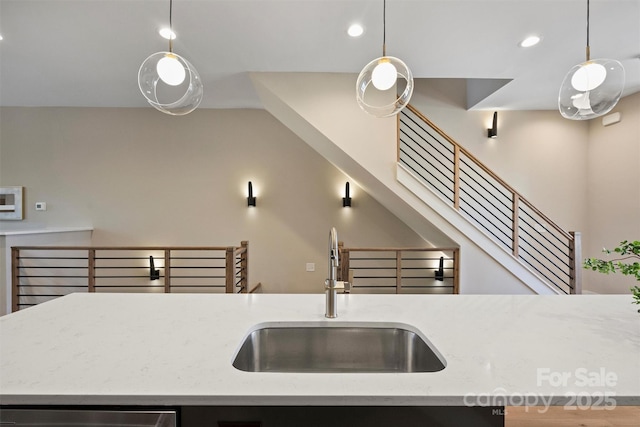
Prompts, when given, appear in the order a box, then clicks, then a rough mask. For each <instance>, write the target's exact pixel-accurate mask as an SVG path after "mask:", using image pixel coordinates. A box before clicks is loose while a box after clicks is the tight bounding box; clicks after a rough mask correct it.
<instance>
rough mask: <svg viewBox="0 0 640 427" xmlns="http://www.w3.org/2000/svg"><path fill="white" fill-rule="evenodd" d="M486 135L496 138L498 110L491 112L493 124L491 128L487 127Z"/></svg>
mask: <svg viewBox="0 0 640 427" xmlns="http://www.w3.org/2000/svg"><path fill="white" fill-rule="evenodd" d="M487 137H489V138H497V137H498V112H497V111H494V112H493V124H492V125H491V128H489V129H487Z"/></svg>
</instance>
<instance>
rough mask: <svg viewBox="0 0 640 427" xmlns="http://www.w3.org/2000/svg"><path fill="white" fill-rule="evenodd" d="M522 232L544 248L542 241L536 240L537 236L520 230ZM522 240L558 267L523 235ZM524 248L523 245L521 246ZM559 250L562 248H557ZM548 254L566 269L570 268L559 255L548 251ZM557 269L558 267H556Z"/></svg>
mask: <svg viewBox="0 0 640 427" xmlns="http://www.w3.org/2000/svg"><path fill="white" fill-rule="evenodd" d="M520 231H522V232H523V233H524V234H526V235H527V236H529V237H531V238H532V239H533V240H535V241H536V243H538V244H539V245H540V246H542V247H544V244H542V243H540V241H539V240H538V239H536V238H535V236H533V235H531V234H530V233H529V232H528V231H526V230H524V229H522V228H521V229H520ZM520 240H522V241H523V242H524V243H526V244H527V245H528V246H529V247H530V248H531V249H533V250H535V251H536V252H537V253H539V254H540V255H542V256H544V257H545V258H546V259H547V261H549V262H550V263H552V264H553V265H556V264H555V262H553V261H551V260H550V259H549V258H547V257H546V256H545V255H544V253H543V252H542V251H540V250H539V249H537V248H536V247H535V246H533V245H532V244H531V243H529V242H528V241H527V239H525V238H524V236H523V235H522V234H520ZM521 246H522V245H521ZM556 249H558V250H560V248H556ZM547 252H548V253H550V254H551V255H553V256H554V257H555V258H556V259H557V260H558V261H559V262H560V263H562V264H564V265H565V267H570V265H569V263H567V262H566V261H565V260H563V259H562V258H560V257H559V256H558V254H556V253H555V252H553V251H549V250H547ZM565 255H566V254H565ZM556 267H557V265H556Z"/></svg>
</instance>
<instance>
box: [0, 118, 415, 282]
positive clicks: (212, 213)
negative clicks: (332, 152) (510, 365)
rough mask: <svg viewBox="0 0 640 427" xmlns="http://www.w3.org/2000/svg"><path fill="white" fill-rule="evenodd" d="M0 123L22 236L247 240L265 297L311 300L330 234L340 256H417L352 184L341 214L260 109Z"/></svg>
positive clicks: (321, 178) (394, 224) (323, 183)
mask: <svg viewBox="0 0 640 427" xmlns="http://www.w3.org/2000/svg"><path fill="white" fill-rule="evenodd" d="M0 120H1V122H0V125H1V126H0V150H1V151H2V156H1V161H2V163H1V165H0V166H1V167H0V183H1V184H2V185H5V183H7V185H9V184H10V185H23V186H24V187H25V188H26V190H25V198H26V202H25V207H26V212H25V216H26V219H25V220H24V221H21V222H20V227H23V228H24V227H28V226H32V227H51V226H85V225H90V226H92V227H93V228H94V232H93V238H92V243H93V244H95V245H203V246H204V245H209V246H227V245H229V246H231V245H239V244H240V241H241V240H248V241H249V245H250V282H251V283H252V284H255V283H257V282H258V281H260V282H262V284H263V287H264V291H265V292H317V293H320V292H323V291H324V279H325V278H326V275H327V261H326V258H327V256H326V246H327V239H328V233H329V229H330V227H331V226H335V227H336V228H337V230H338V236H339V238H340V240H342V241H344V242H345V245H347V246H359V247H366V246H427V244H426V242H425V241H424V240H423V239H422V238H421V237H420V236H418V235H417V234H416V233H415V232H414V231H412V230H411V229H410V228H409V227H408V226H406V225H405V224H404V223H402V222H401V221H400V220H398V218H396V217H395V216H394V215H393V214H391V213H390V212H389V211H388V210H387V209H385V208H384V207H382V206H381V205H380V204H379V203H378V202H377V201H375V200H374V199H372V198H371V197H370V196H369V195H368V194H367V193H366V192H364V191H362V189H360V188H359V186H358V185H357V183H356V182H354V181H351V190H352V196H353V200H354V201H353V207H352V208H351V209H346V208H342V192H343V191H344V184H345V182H346V180H349V177H347V176H346V175H344V174H343V173H342V172H340V171H339V170H338V169H336V168H335V167H334V166H332V165H331V164H330V163H329V162H327V161H326V160H325V159H324V158H322V157H321V156H320V155H318V154H317V153H316V152H315V151H314V150H313V149H311V148H310V147H309V146H308V145H307V144H305V143H304V142H303V141H301V140H300V139H299V138H298V137H297V136H296V135H294V134H293V133H292V132H291V131H290V130H289V129H287V128H285V127H284V126H283V125H282V124H281V123H279V122H278V121H277V120H275V118H274V117H272V116H271V115H270V114H269V113H267V112H266V111H263V110H204V109H203V110H196V111H195V112H193V113H191V114H189V115H188V116H184V117H172V116H167V115H164V114H162V113H160V112H158V111H156V110H154V109H152V108H145V109H116V108H8V107H5V108H2V109H1V110H0ZM249 180H251V181H252V182H253V185H254V191H255V195H256V196H257V198H258V199H257V200H258V201H257V205H258V206H257V207H256V208H247V200H246V188H247V182H248V181H249ZM36 201H39V202H40V201H42V202H46V203H47V211H45V212H40V211H35V209H34V203H35V202H36ZM12 226H15V225H13V224H9V223H8V222H7V221H3V222H0V227H3V228H8V227H12ZM307 262H314V263H316V271H315V272H313V273H309V272H306V271H305V265H306V263H307Z"/></svg>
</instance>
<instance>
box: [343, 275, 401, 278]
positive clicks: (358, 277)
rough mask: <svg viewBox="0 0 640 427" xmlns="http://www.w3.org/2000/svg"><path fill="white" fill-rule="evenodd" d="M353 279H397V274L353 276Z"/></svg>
mask: <svg viewBox="0 0 640 427" xmlns="http://www.w3.org/2000/svg"><path fill="white" fill-rule="evenodd" d="M353 278H354V279H397V278H398V277H397V276H356V275H354V276H353Z"/></svg>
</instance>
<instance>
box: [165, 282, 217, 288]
mask: <svg viewBox="0 0 640 427" xmlns="http://www.w3.org/2000/svg"><path fill="white" fill-rule="evenodd" d="M224 286H225V285H175V284H173V283H172V284H171V287H172V288H224Z"/></svg>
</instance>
